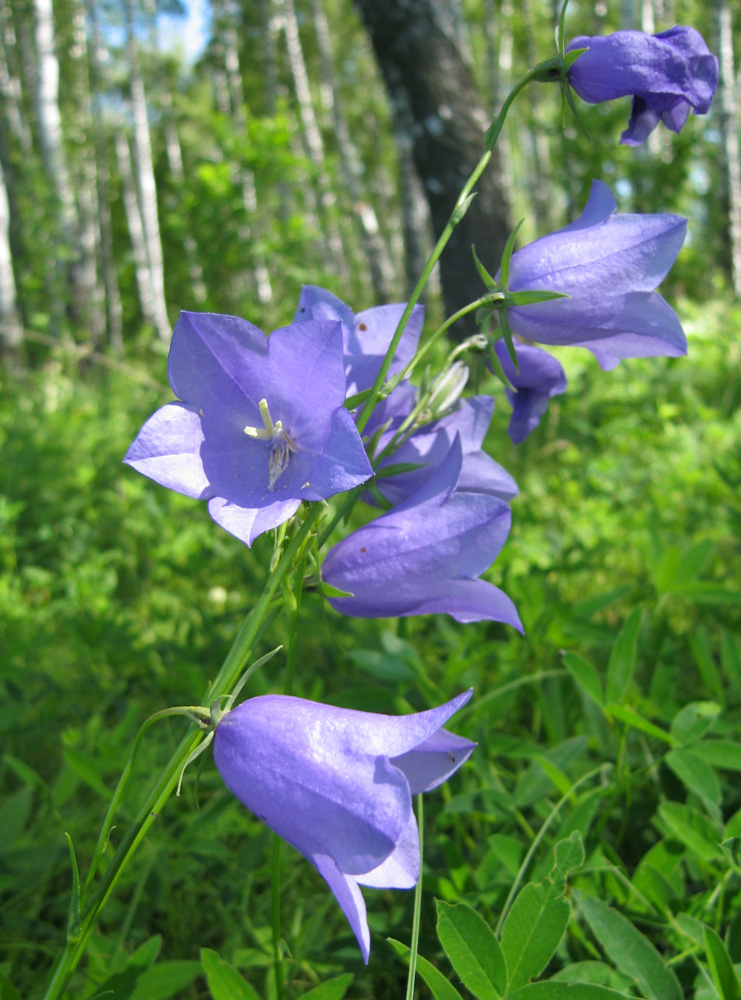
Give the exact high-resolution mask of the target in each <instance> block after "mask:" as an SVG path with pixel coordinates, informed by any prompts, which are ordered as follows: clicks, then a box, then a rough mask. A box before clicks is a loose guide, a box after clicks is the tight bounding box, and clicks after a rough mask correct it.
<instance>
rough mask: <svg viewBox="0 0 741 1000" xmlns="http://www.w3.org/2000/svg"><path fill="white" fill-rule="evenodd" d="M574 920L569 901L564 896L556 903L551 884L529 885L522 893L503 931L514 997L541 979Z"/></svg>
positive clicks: (503, 948) (503, 942)
mask: <svg viewBox="0 0 741 1000" xmlns="http://www.w3.org/2000/svg"><path fill="white" fill-rule="evenodd" d="M570 916H571V905H570V903H569V901H568V900H567V899H566V898H565V897H564V896H558V897H556V898H555V899H554V898H553V886H552V885H551V884H550V883H547V882H546V883H541V884H540V885H536V884H535V883H534V882H529V883H528V884H527V885H526V886H524V887H523V888H522V889H521V890H520V893H519V895H518V896H517V899H516V900H515V901H514V904H513V905H512V909H511V910H510V911H509V913H508V914H507V919H506V920H505V922H504V927H503V928H502V951H503V952H504V958H505V961H506V963H507V971H508V973H509V986H508V991H509V992H510V993H511V992H512V990H516V989H518V988H519V987H520V986H524V985H525V983H527V982H528V981H529V980H530V979H533V978H534V977H535V976H539V975H540V973H541V972H542V971H543V969H544V968H545V967H546V965H547V964H548V962H549V961H550V959H551V958H552V957H553V955H554V954H555V951H556V948H558V946H559V944H560V942H561V938H562V937H563V934H564V931H565V930H566V927H567V926H568V923H569V917H570Z"/></svg>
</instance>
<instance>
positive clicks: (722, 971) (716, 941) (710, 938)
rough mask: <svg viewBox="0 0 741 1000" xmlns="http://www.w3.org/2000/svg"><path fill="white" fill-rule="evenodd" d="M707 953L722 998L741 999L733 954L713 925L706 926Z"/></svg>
mask: <svg viewBox="0 0 741 1000" xmlns="http://www.w3.org/2000/svg"><path fill="white" fill-rule="evenodd" d="M705 954H706V955H707V958H708V965H709V966H710V974H711V976H712V977H713V982H714V983H715V988H716V989H717V990H718V993H719V994H720V997H721V1000H741V984H739V981H738V976H737V975H736V970H735V969H734V967H733V962H732V961H731V956H730V955H729V954H728V951H727V949H726V946H725V945H724V944H723V942H722V941H721V939H720V938H719V937H718V935H717V934H716V932H715V931H714V930H713V929H712V927H706V928H705Z"/></svg>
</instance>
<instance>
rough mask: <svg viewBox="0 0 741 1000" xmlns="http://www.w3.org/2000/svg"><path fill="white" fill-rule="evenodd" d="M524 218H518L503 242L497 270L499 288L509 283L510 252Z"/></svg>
mask: <svg viewBox="0 0 741 1000" xmlns="http://www.w3.org/2000/svg"><path fill="white" fill-rule="evenodd" d="M524 221H525V220H524V219H520V221H519V222H518V223H517V225H516V226H515V228H514V229H513V230H512V232H511V233H510V234H509V236H508V237H507V242H506V243H505V244H504V251H503V252H502V266H501V269H500V272H499V275H500V282H499V285H500V287H501V288H507V285H508V284H509V264H510V261H511V260H512V253H513V251H514V249H515V240H516V239H517V234H518V232H519V231H520V226H521V225H522V223H523V222H524Z"/></svg>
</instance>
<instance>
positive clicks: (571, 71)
mask: <svg viewBox="0 0 741 1000" xmlns="http://www.w3.org/2000/svg"><path fill="white" fill-rule="evenodd" d="M568 51H570V52H572V53H580V54H578V55H577V56H576V58H574V59H571V60H568V59H563V58H561V65H562V67H567V66H568V83H569V84H570V85H571V87H572V88H573V89H574V90H575V92H576V93H577V94H578V95H579V96H581V97H582V98H583V99H584V100H586V101H588V102H592V103H595V102H599V101H603V100H608V99H612V98H616V97H620V96H625V95H632V96H633V110H632V117H631V121H630V125H629V127H628V129H627V131H626V132H625V133H624V135H623V138H622V141H623V142H625V143H628V144H633V145H635V144H638V143H640V142H643V141H644V139H645V138H646V137H647V136H648V134H649V133H650V132H651V130H652V129H653V128H654V127H655V126H656V124H657V123H658V121H659V120H661V121H663V122H664V124H665V125H666V126H667V127H669V128H670V129H673V130H674V131H679V129H680V128H681V127H682V125H683V124H684V122H685V121H686V119H687V117H688V115H689V112H690V110H693V111H694V112H695V113H697V114H705V113H706V112H707V110H708V108H709V106H710V101H711V100H712V96H713V93H714V91H715V88H716V86H717V81H718V64H717V60H716V59H715V57H714V56H713V55H712V54H711V53H710V52H709V51H708V49H707V46H705V43H704V41H703V40H702V38H701V36H700V35H698V33H697V32H696V31H694V30H693V29H691V28H686V27H675V28H672V29H671V30H670V31H666V32H663V33H662V34H659V35H655V36H647V35H644V34H642V33H640V32H618V33H617V34H615V35H612V36H610V37H609V38H586V37H579V38H576V39H574V40H573V41H572V43H571V44H570V46H569V50H568ZM543 65H547V64H543ZM565 71H566V70H565V69H563V70H562V72H565ZM557 75H558V74H557ZM685 234H686V220H685V219H683V218H681V217H679V216H676V215H669V214H642V215H638V214H625V213H619V212H618V211H617V203H616V201H615V198H614V197H613V195H612V194H611V192H610V191H609V189H608V188H607V187H606V186H605V185H604V184H603V183H601V182H600V181H594V182H593V183H592V187H591V191H590V194H589V199H588V201H587V204H586V207H585V208H584V211H583V212H582V214H581V215H580V216H579V217H578V218H577V219H576V220H575V221H573V222H572V223H571V224H570V225H567V226H565V227H564V228H563V229H560V230H558V231H557V232H555V233H552V234H550V235H547V236H544V237H542V238H541V239H538V240H536V241H535V242H533V243H531V244H530V245H528V246H525V247H523V248H522V249H520V250H519V251H517V252H516V253H514V254H512V255H511V257H509V258H505V264H503V268H502V272H504V277H502V272H500V275H498V277H497V278H496V279H491V278H490V277H489V276H488V275H485V272H484V276H485V278H486V279H487V280H488V282H489V285H490V290H492V294H491V295H490V296H489V297H488V298H486V299H482V300H481V303H476V304H474V305H477V306H478V305H480V304H483V305H485V306H487V307H488V306H489V305H490V304H491V303H494V305H493V306H492V308H501V309H503V310H504V311H505V313H504V315H505V318H504V319H503V320H502V327H503V334H504V338H505V339H499V340H497V341H496V342H495V343H494V345H493V354H492V363H493V365H494V367H496V368H497V369H498V371H499V373H500V374H503V375H504V377H505V378H506V380H507V381H508V383H509V384H508V387H507V388H506V395H507V398H508V400H509V402H510V404H511V406H512V417H511V420H510V424H509V435H510V437H511V439H512V441H513V442H514V443H519V442H520V441H523V440H524V439H525V438H526V437H527V436H528V435H529V434H530V433H531V432H532V431H533V430H534V429H535V428H536V427H537V426H538V424H539V422H540V420H541V418H542V416H543V414H544V413H545V411H546V408H547V406H548V402H549V400H550V399H551V398H553V397H554V396H556V395H559V394H560V393H563V392H564V391H565V390H566V387H567V380H566V376H565V374H564V371H563V368H562V367H561V364H560V362H559V361H558V360H557V359H556V358H554V357H552V356H551V355H550V354H549V353H548V352H546V351H544V350H542V349H541V348H540V347H535V346H533V343H537V344H542V345H546V346H555V347H560V346H574V347H583V348H586V349H588V350H590V351H591V352H592V353H593V354H594V355H595V356H596V358H597V359H598V361H599V364H600V365H601V367H602V368H603V369H606V370H609V369H611V368H614V367H615V366H616V365H617V364H619V362H620V361H621V360H622V359H624V358H639V357H652V356H666V357H677V356H680V355H683V354H685V353H686V351H687V342H686V338H685V336H684V333H683V331H682V327H681V325H680V323H679V320H678V318H677V316H676V315H675V313H674V312H673V310H672V309H671V308H670V306H669V305H668V304H667V303H666V302H665V300H664V299H663V298H662V297H661V296H660V295H659V294H658V293H657V291H656V289H657V287H658V285H659V284H660V283H661V281H662V280H663V279H664V277H665V276H666V275H667V273H668V271H669V269H670V268H671V266H672V264H673V263H674V260H675V259H676V257H677V254H678V253H679V250H680V248H681V246H682V243H683V241H684V238H685ZM554 295H555V296H557V297H554ZM484 312H485V310H484ZM404 313H405V306H404V305H403V304H396V305H385V306H379V307H376V308H371V309H368V310H366V311H364V312H360V313H358V314H354V313H353V311H352V309H351V308H350V307H349V306H348V305H347V304H345V303H344V302H343V301H342V300H341V299H339V298H337V297H336V296H335V295H333V294H332V293H331V292H329V291H326V290H325V289H322V288H319V287H317V286H305V287H304V288H303V289H302V292H301V296H300V300H299V304H298V308H297V311H296V315H295V317H294V321H293V322H292V323H291V325H289V326H287V327H284V328H282V329H279V330H276V331H275V332H273V333H272V334H271V335H270V336H269V337H266V336H265V335H264V333H263V332H262V331H261V330H259V329H257V327H255V326H253V325H252V324H250V323H248V322H247V321H246V320H243V319H239V318H236V317H233V316H222V315H216V314H197V313H189V312H184V313H182V314H181V317H180V319H179V321H178V323H177V325H176V328H175V331H174V335H173V340H172V346H171V350H170V356H169V360H168V377H169V381H170V385H171V387H172V389H173V392H174V393H175V395H176V396H177V400H176V401H174V402H171V403H167V404H166V405H165V406H163V407H162V408H161V409H159V410H158V411H157V412H156V413H154V414H153V416H151V417H150V418H149V420H148V421H147V422H146V423H145V424H144V426H143V427H142V429H141V431H140V432H139V434H138V436H137V437H136V440H135V441H134V442H133V444H132V445H131V447H130V449H129V451H128V453H127V455H126V458H125V461H126V462H127V463H128V464H129V465H131V466H133V467H134V468H135V469H137V470H138V471H139V472H141V473H143V474H144V475H147V476H149V477H150V478H152V479H154V480H155V481H156V482H158V483H160V484H162V485H164V486H167V487H169V488H170V489H173V490H176V491H178V492H180V493H184V494H185V495H187V496H190V497H193V498H196V499H200V500H206V501H207V503H208V510H209V513H210V515H211V516H212V517H213V519H214V520H215V521H216V522H217V523H218V524H220V525H221V526H222V527H224V528H225V529H226V530H227V531H229V532H231V533H232V534H233V535H235V536H236V537H237V538H239V539H241V540H242V541H243V542H245V543H246V544H247V545H250V544H252V542H253V541H254V539H255V538H256V537H257V536H259V535H260V534H262V533H264V532H266V531H268V530H269V529H272V528H276V527H278V526H279V525H281V524H284V523H285V522H286V521H288V520H289V519H290V518H291V517H293V515H295V514H296V513H297V511H298V509H299V507H300V506H301V503H302V501H304V500H306V501H316V500H326V499H327V498H329V497H333V496H335V495H336V494H339V493H343V492H345V491H349V490H354V489H357V490H358V492H359V493H361V494H362V496H363V498H364V499H365V500H366V501H368V503H369V504H370V505H372V508H373V516H372V518H371V519H370V520H369V521H368V522H367V523H365V524H364V525H362V526H361V527H359V528H357V530H355V531H353V532H352V533H351V534H349V535H347V536H346V537H344V538H342V539H341V540H340V541H338V542H337V543H336V544H335V545H334V546H333V547H332V548H331V549H330V551H329V552H328V554H327V555H326V557H325V559H324V562H323V565H322V568H321V580H318V579H317V580H316V581H315V583H316V586H317V589H319V590H322V591H323V592H324V593H325V594H326V595H327V600H328V602H329V604H330V605H331V606H332V607H333V608H334V609H335V610H336V611H338V612H340V613H342V614H345V615H351V616H357V617H374V618H377V617H398V616H406V615H423V614H438V613H446V614H449V615H451V616H452V617H453V618H454V619H455V620H456V621H458V622H463V623H467V622H474V621H481V620H489V621H497V622H503V623H506V624H508V625H511V626H513V627H514V628H516V629H519V630H522V625H521V622H520V619H519V616H518V614H517V610H516V608H515V606H514V604H513V603H512V601H511V600H510V598H509V597H508V596H507V595H506V594H505V593H504V592H503V591H502V590H500V589H499V588H498V587H496V586H494V585H493V584H492V583H490V582H488V581H487V580H485V579H482V575H483V574H484V573H485V572H486V571H487V570H488V569H489V567H490V566H491V565H492V563H493V562H494V560H495V559H496V558H497V556H498V554H499V552H500V551H501V549H502V547H503V545H504V543H505V541H506V539H507V535H508V533H509V529H510V523H511V511H510V507H509V502H510V501H511V500H512V499H513V498H514V497H515V496H516V495H517V492H518V489H517V484H516V483H515V482H514V480H513V479H512V477H511V476H510V475H509V473H507V472H506V470H505V469H503V468H502V467H501V466H500V465H499V464H498V463H497V462H495V461H494V459H493V458H491V457H490V456H489V454H488V453H487V452H486V451H485V450H484V440H485V437H486V434H487V431H488V428H489V424H490V421H491V417H492V412H493V408H494V400H493V398H492V397H490V396H486V395H474V396H471V397H468V398H465V397H464V396H463V390H464V388H465V385H466V380H467V375H468V369H467V368H466V366H465V365H463V364H462V362H460V361H455V362H454V361H453V358H452V357H451V359H450V361H449V364H448V366H447V367H446V369H445V371H444V372H443V373H442V374H441V375H440V376H439V377H438V378H437V379H436V380H433V381H432V383H431V384H430V385H427V386H426V387H424V388H423V389H420V388H416V387H415V386H414V385H412V383H411V382H410V381H409V380H408V379H402V377H401V376H402V375H403V374H404V372H405V371H406V370H407V367H408V366H410V363H411V362H413V360H414V359H415V356H416V355H417V345H418V342H419V338H420V334H421V331H422V324H423V311H422V309H421V307H419V306H416V307H415V308H414V309H413V310H412V312H411V316H410V318H409V320H408V322H407V325H406V328H405V330H404V334H403V336H402V338H401V340H400V341H399V343H398V346H397V348H396V350H395V353H394V356H393V358H391V361H390V368H389V376H395V375H397V376H398V377H397V378H396V379H395V380H394V387H393V390H392V391H390V392H387V393H386V394H385V395H384V396H383V397H382V398H381V399H380V400H379V401H378V403H377V405H375V407H374V409H373V411H372V412H371V413H370V414H369V419H368V420H366V419H365V417H364V418H363V420H362V421H360V422H358V421H359V416H360V414H361V413H363V407H364V406H366V405H368V402H367V400H368V390H369V389H371V387H372V386H373V385H374V383H375V380H376V378H377V377H378V375H379V372H380V371H381V368H382V365H383V363H384V360H385V358H386V356H387V354H388V353H389V351H390V346H391V344H392V341H393V339H394V334H395V331H396V329H397V327H398V325H399V322H400V320H401V318H402V315H403V314H404ZM441 332H442V331H441ZM512 334H514V335H515V337H516V339H515V340H513V338H512ZM454 353H456V352H454ZM359 427H361V428H362V433H361V432H360V431H359ZM470 696H471V692H470V691H469V692H466V693H465V694H462V695H460V696H458V697H457V698H454V699H453V700H452V701H450V702H448V703H447V704H445V705H441V706H440V707H438V708H433V709H431V710H429V711H426V712H421V713H419V714H417V715H411V716H403V717H399V718H394V717H390V716H385V715H376V714H370V713H365V712H357V711H350V710H346V709H340V708H333V707H330V706H327V705H321V704H317V703H315V702H310V701H304V700H302V699H298V698H291V697H287V696H279V695H268V696H263V697H258V698H252V699H250V700H248V701H246V702H244V703H243V704H242V705H240V706H239V707H238V708H236V709H233V710H231V711H226V712H225V713H223V714H221V713H217V716H218V721H217V724H216V728H215V733H214V756H215V761H216V765H217V768H218V770H219V772H220V774H221V776H222V777H223V779H224V781H225V783H226V784H227V786H228V787H229V788H230V789H231V791H232V792H233V793H234V794H235V795H236V796H237V797H238V798H239V799H240V800H241V801H242V802H243V803H244V804H245V805H246V806H247V807H248V808H250V809H251V810H252V811H253V812H254V813H255V814H256V815H257V816H258V817H259V818H260V819H262V820H263V821H264V822H265V823H266V824H267V825H268V826H269V827H270V828H271V829H273V830H274V831H275V832H276V833H278V834H279V835H280V836H281V837H283V838H284V839H285V840H287V841H288V842H289V843H290V844H292V845H293V846H294V847H295V848H296V849H297V850H298V851H299V852H300V853H301V854H302V855H304V857H306V858H307V859H308V860H309V861H310V862H311V863H312V864H313V865H314V866H315V867H316V869H317V870H318V871H319V873H320V874H321V875H322V877H323V878H324V879H325V880H326V881H327V883H328V885H329V887H330V889H331V890H332V892H333V893H334V895H335V897H336V898H337V901H338V902H339V904H340V906H341V907H342V910H343V911H344V913H345V915H346V917H347V919H348V921H349V923H350V926H351V927H352V930H353V932H354V933H355V935H356V937H357V939H358V943H359V944H360V948H361V951H362V954H363V958H364V960H365V961H366V962H367V960H368V955H369V949H370V938H369V932H368V924H367V920H366V913H365V904H364V901H363V896H362V893H361V891H360V886H361V885H366V886H375V887H385V888H410V887H411V886H413V885H415V884H416V882H417V879H418V876H419V868H420V852H419V840H418V835H417V827H416V824H415V821H414V815H413V812H412V805H411V797H412V795H414V794H418V793H421V792H426V791H429V790H431V789H433V788H435V787H436V786H437V785H439V784H441V783H442V782H443V781H445V780H446V779H447V778H448V777H450V776H451V775H452V774H453V773H454V772H455V771H456V770H457V769H458V768H459V767H460V766H461V764H463V763H464V762H465V761H466V760H467V758H468V757H469V756H470V754H471V753H472V751H473V749H474V747H475V744H474V743H472V742H470V741H469V740H467V739H464V738H463V737H459V736H456V735H454V734H452V733H449V732H448V731H447V730H445V729H444V728H442V727H443V725H444V723H445V722H446V721H447V720H448V719H449V718H450V717H451V716H452V715H453V714H454V713H455V712H456V711H458V709H460V708H461V707H462V706H463V705H464V704H465V703H466V702H467V701H468V700H469V698H470ZM217 716H215V719H216V718H217Z"/></svg>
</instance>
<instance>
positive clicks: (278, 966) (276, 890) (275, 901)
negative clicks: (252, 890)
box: [270, 833, 285, 1000]
mask: <svg viewBox="0 0 741 1000" xmlns="http://www.w3.org/2000/svg"><path fill="white" fill-rule="evenodd" d="M282 845H283V841H282V840H281V839H280V837H279V836H278V834H277V833H274V834H273V863H272V866H271V868H272V870H271V893H270V922H271V924H272V928H273V970H274V972H275V995H276V997H277V998H278V1000H284V997H285V988H284V985H283V983H284V977H283V956H282V954H281V948H280V852H281V847H282Z"/></svg>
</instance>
